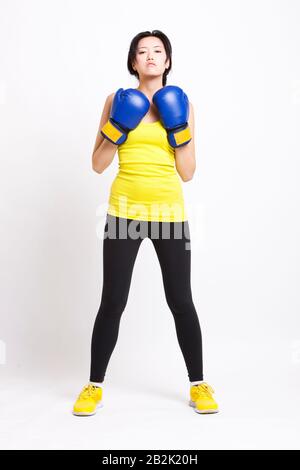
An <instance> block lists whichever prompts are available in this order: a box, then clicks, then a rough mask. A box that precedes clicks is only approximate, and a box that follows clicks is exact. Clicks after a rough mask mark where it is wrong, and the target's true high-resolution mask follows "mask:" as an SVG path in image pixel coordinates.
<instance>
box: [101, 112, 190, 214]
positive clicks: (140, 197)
mask: <svg viewBox="0 0 300 470" xmlns="http://www.w3.org/2000/svg"><path fill="white" fill-rule="evenodd" d="M118 156H119V171H118V174H117V175H116V177H115V179H114V180H113V183H112V185H111V190H110V196H109V203H108V206H109V207H108V210H107V212H108V214H110V215H114V216H117V217H125V218H127V219H135V220H149V221H160V222H181V221H184V220H187V213H186V210H185V205H184V198H183V191H182V186H181V181H180V179H179V175H178V173H177V171H176V167H175V150H174V148H173V147H172V146H171V145H170V144H169V142H168V139H167V132H166V130H165V128H164V127H163V125H162V124H161V122H160V121H155V122H140V124H139V125H138V126H137V127H136V128H135V129H133V130H132V131H130V132H129V134H128V137H127V140H126V141H125V142H124V143H123V144H121V145H119V146H118Z"/></svg>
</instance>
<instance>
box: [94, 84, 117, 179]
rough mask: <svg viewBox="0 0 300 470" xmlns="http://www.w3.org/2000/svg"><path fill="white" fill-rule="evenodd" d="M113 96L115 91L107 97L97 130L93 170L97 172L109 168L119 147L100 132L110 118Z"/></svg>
mask: <svg viewBox="0 0 300 470" xmlns="http://www.w3.org/2000/svg"><path fill="white" fill-rule="evenodd" d="M113 98H114V93H112V94H111V95H109V96H108V97H107V98H106V101H105V104H104V108H103V111H102V116H101V119H100V124H99V128H98V131H97V136H96V142H95V145H94V150H93V155H92V167H93V170H94V171H96V173H102V172H103V171H104V170H105V168H107V167H108V166H109V165H110V164H111V162H112V161H113V158H114V156H115V154H116V151H117V148H118V146H117V145H115V144H113V143H112V142H110V141H109V140H107V139H105V138H104V137H103V135H102V134H101V132H100V131H101V129H102V127H103V126H104V124H105V123H106V122H107V121H108V119H109V116H110V110H111V105H112V101H113Z"/></svg>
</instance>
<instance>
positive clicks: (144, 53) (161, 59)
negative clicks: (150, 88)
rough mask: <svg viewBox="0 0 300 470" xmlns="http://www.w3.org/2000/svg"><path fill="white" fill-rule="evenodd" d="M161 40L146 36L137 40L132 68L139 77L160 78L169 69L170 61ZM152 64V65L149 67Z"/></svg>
mask: <svg viewBox="0 0 300 470" xmlns="http://www.w3.org/2000/svg"><path fill="white" fill-rule="evenodd" d="M166 60H167V55H166V51H165V47H164V43H163V42H162V41H161V39H159V38H156V37H154V36H148V37H146V38H142V39H140V40H139V43H138V46H137V51H136V57H135V61H134V63H133V64H132V65H133V68H134V69H135V70H136V71H137V72H138V74H139V77H140V78H141V76H160V75H162V74H163V73H164V71H165V69H166V68H168V67H169V65H170V61H169V60H168V61H167V62H166ZM150 64H154V65H150Z"/></svg>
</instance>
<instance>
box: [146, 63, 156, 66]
mask: <svg viewBox="0 0 300 470" xmlns="http://www.w3.org/2000/svg"><path fill="white" fill-rule="evenodd" d="M147 65H154V66H155V64H153V62H148V63H147Z"/></svg>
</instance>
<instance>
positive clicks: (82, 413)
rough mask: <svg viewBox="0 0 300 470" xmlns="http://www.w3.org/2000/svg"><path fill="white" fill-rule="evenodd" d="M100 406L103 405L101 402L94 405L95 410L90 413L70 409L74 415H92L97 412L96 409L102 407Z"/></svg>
mask: <svg viewBox="0 0 300 470" xmlns="http://www.w3.org/2000/svg"><path fill="white" fill-rule="evenodd" d="M102 407H103V403H98V404H97V406H96V410H95V411H93V412H92V413H89V412H87V411H72V414H73V415H74V416H93V415H95V414H96V413H97V409H98V408H102Z"/></svg>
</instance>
